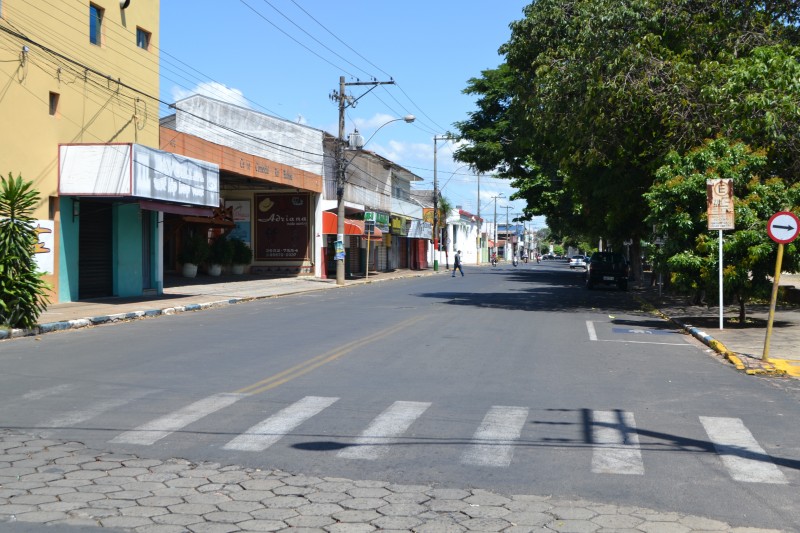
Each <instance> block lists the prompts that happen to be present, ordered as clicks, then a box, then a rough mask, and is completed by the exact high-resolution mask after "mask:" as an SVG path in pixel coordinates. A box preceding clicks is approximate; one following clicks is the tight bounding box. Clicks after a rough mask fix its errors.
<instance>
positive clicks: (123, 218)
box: [0, 0, 219, 301]
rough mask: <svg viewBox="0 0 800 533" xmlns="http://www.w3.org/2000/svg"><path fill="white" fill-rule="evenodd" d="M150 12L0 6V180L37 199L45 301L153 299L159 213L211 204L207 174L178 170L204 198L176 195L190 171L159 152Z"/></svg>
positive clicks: (110, 5) (122, 2)
mask: <svg viewBox="0 0 800 533" xmlns="http://www.w3.org/2000/svg"><path fill="white" fill-rule="evenodd" d="M159 9H160V5H159V1H158V0H92V1H89V0H36V1H31V0H0V174H2V175H3V176H8V174H9V173H11V174H13V175H14V176H15V177H16V176H17V175H22V177H23V179H24V180H26V181H32V182H33V183H34V186H35V189H36V190H37V191H38V193H39V195H40V197H41V199H42V202H41V204H40V205H39V206H38V208H37V209H36V212H35V213H34V216H35V217H36V218H37V219H39V221H40V227H41V228H42V234H41V235H42V240H43V243H45V244H44V245H42V246H39V247H37V248H38V249H44V250H47V252H45V255H46V256H48V255H49V257H44V256H42V257H39V256H38V255H37V258H38V259H41V260H40V261H39V265H40V268H42V269H43V270H44V271H46V272H47V277H46V279H47V281H48V282H49V283H50V284H51V285H52V286H53V287H54V293H55V294H54V298H52V300H53V301H73V300H78V299H85V298H93V297H98V296H134V295H140V294H143V293H145V292H150V291H153V292H160V291H161V290H162V289H163V278H162V272H163V268H162V266H161V262H160V257H161V252H160V246H161V240H162V238H161V237H162V236H161V234H160V231H161V230H160V229H159V227H158V226H159V225H158V221H159V219H160V217H161V216H162V215H163V211H169V209H170V206H173V205H180V206H183V208H184V209H185V208H186V206H187V205H188V206H196V207H198V208H199V209H201V210H202V209H207V208H211V207H216V204H218V201H219V200H218V190H219V189H218V173H217V176H216V196H215V195H214V187H215V181H214V180H215V177H214V174H215V172H217V171H216V170H215V169H214V168H213V166H212V167H208V166H207V165H206V166H202V165H200V166H199V167H197V168H195V167H193V168H192V169H190V170H188V171H185V172H188V173H189V174H191V175H192V176H195V175H196V176H199V179H200V180H201V181H203V183H202V184H200V185H197V190H200V188H201V187H202V188H205V189H209V190H210V192H211V194H210V195H206V196H204V197H202V198H197V197H196V196H197V195H192V194H189V195H188V196H187V195H186V194H183V195H173V194H172V193H171V192H170V191H171V190H172V189H173V187H172V185H174V184H175V183H176V182H178V181H180V183H181V184H183V183H184V181H181V179H182V175H181V173H182V172H183V171H181V170H180V169H179V170H174V169H173V168H172V167H173V166H176V165H178V163H179V164H188V165H189V166H192V165H193V163H192V162H191V161H180V162H178V163H176V162H175V161H174V157H173V159H171V160H169V161H167V160H166V159H165V158H164V153H163V152H160V151H158V150H157V149H158V147H159V120H158V113H159V105H158V104H159V101H158V94H159V48H158V42H159ZM198 168H199V170H198ZM196 176H195V177H196ZM197 183H199V182H197ZM176 187H177V186H176ZM189 187H190V192H195V185H192V184H190V185H189ZM205 189H204V190H205ZM49 231H51V232H52V234H48V232H49ZM51 238H52V240H49V239H51Z"/></svg>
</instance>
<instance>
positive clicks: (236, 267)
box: [230, 238, 253, 275]
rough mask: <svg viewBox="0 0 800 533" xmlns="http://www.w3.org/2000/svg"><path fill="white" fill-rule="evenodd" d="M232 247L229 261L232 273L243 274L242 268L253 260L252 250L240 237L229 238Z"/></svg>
mask: <svg viewBox="0 0 800 533" xmlns="http://www.w3.org/2000/svg"><path fill="white" fill-rule="evenodd" d="M230 243H231V246H232V247H233V255H232V258H231V262H232V263H233V266H232V269H231V270H232V271H233V273H234V274H239V275H241V274H244V268H245V267H246V266H247V265H249V264H250V261H252V260H253V250H251V249H250V246H248V245H247V243H246V242H244V241H243V240H242V239H237V238H233V239H231V240H230Z"/></svg>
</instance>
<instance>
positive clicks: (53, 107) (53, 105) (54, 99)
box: [50, 92, 60, 117]
mask: <svg viewBox="0 0 800 533" xmlns="http://www.w3.org/2000/svg"><path fill="white" fill-rule="evenodd" d="M59 96H60V95H59V94H58V93H54V92H51V93H50V116H52V117H57V116H58V97H59Z"/></svg>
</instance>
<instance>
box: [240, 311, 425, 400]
mask: <svg viewBox="0 0 800 533" xmlns="http://www.w3.org/2000/svg"><path fill="white" fill-rule="evenodd" d="M422 318H423V317H420V316H417V317H412V318H410V319H408V320H406V321H404V322H400V323H399V324H396V325H394V326H392V327H390V328H387V329H384V330H381V331H378V332H376V333H373V334H372V335H369V336H367V337H363V338H361V339H358V340H355V341H352V342H349V343H347V344H345V345H343V346H340V347H339V348H336V349H335V350H331V351H328V352H325V353H323V354H320V355H318V356H316V357H312V358H311V359H309V360H307V361H303V362H302V363H299V364H297V365H295V366H293V367H291V368H287V369H286V370H284V371H283V372H279V373H277V374H275V375H273V376H270V377H268V378H265V379H262V380H261V381H258V382H256V383H253V384H252V385H249V386H247V387H244V388H242V389H239V390H237V391H234V392H236V393H237V394H259V393H262V392H266V391H268V390H270V389H274V388H275V387H278V386H280V385H283V384H284V383H286V382H288V381H291V380H293V379H295V378H298V377H300V376H302V375H304V374H307V373H309V372H311V371H312V370H314V369H316V368H319V367H321V366H322V365H325V364H328V363H330V362H331V361H335V360H336V359H339V358H340V357H342V356H343V355H347V354H348V353H350V352H352V351H353V350H355V349H356V348H361V347H362V346H365V345H367V344H370V343H372V342H375V341H376V340H378V339H382V338H384V337H388V336H389V335H392V334H394V333H397V332H398V331H400V330H402V329H404V328H407V327H408V326H411V325H412V324H414V323H416V322H419V321H420V320H422Z"/></svg>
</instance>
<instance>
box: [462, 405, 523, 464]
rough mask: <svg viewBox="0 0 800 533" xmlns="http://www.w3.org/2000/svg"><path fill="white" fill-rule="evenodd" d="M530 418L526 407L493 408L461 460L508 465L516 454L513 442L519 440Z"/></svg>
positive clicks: (473, 462) (466, 462)
mask: <svg viewBox="0 0 800 533" xmlns="http://www.w3.org/2000/svg"><path fill="white" fill-rule="evenodd" d="M527 419H528V409H527V408H525V407H506V406H494V407H492V408H491V409H490V410H489V412H488V413H486V416H485V417H484V418H483V422H482V423H481V425H480V426H479V427H478V430H477V431H476V432H475V435H473V437H472V443H471V444H470V446H469V448H467V450H466V451H465V452H464V454H463V455H462V456H461V462H462V463H463V464H468V465H474V466H498V467H507V466H509V465H510V464H511V459H512V458H513V456H514V442H515V441H516V440H518V439H519V437H520V434H521V433H522V428H523V427H524V426H525V421H526V420H527Z"/></svg>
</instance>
